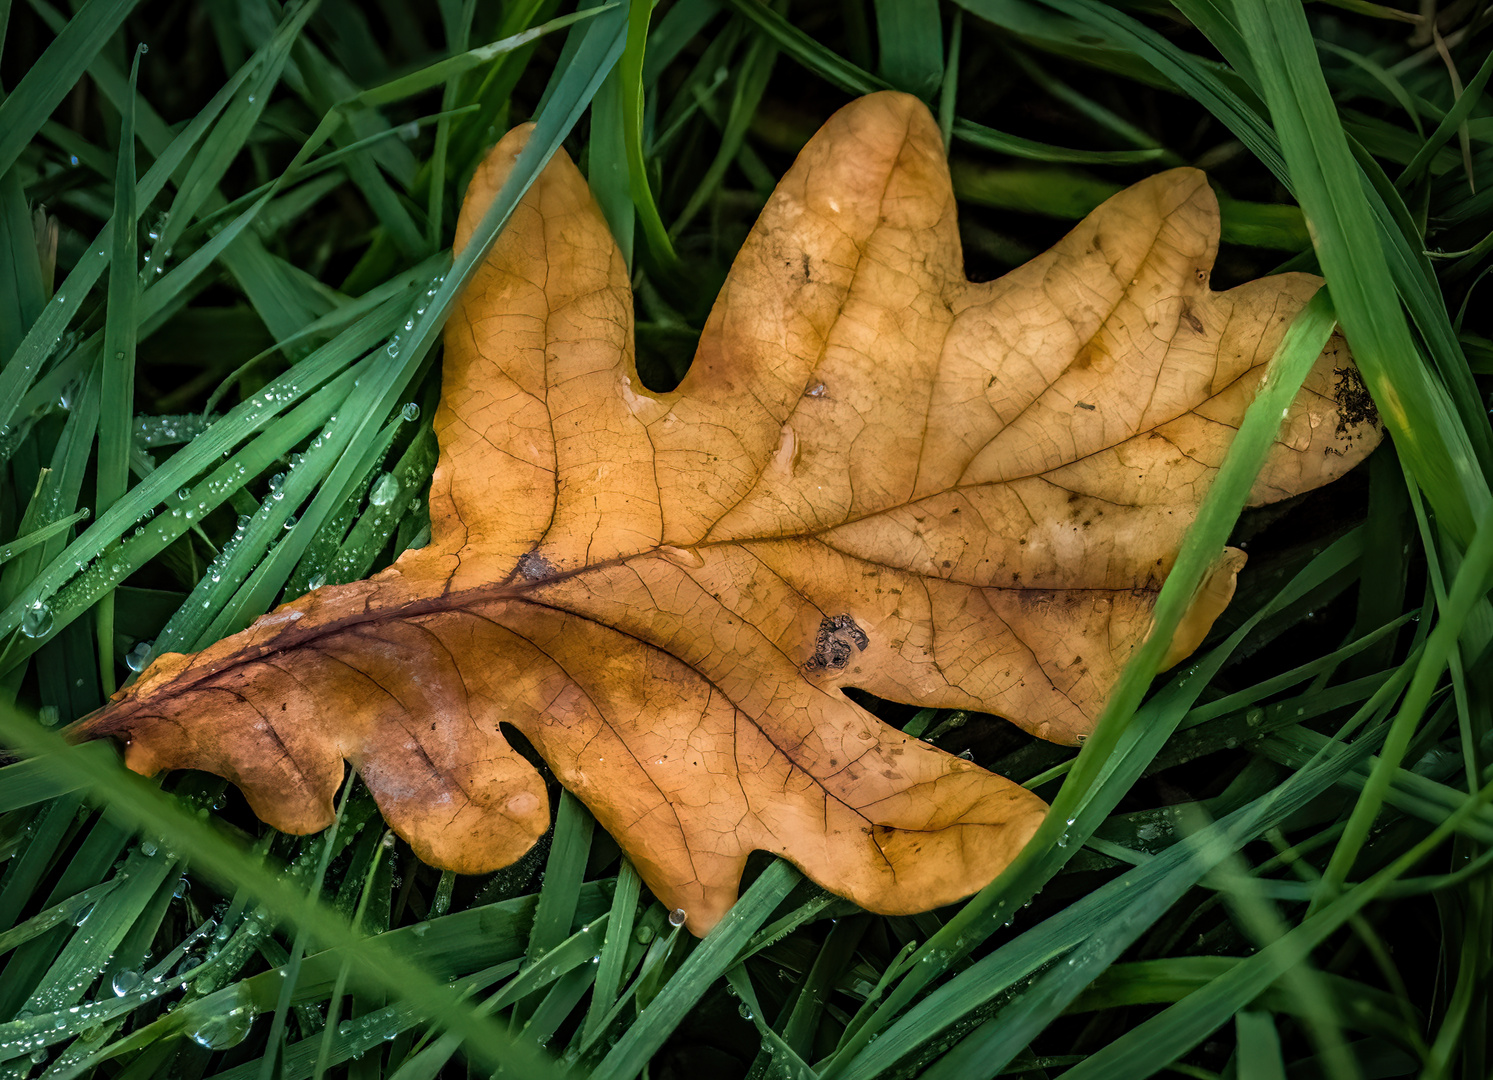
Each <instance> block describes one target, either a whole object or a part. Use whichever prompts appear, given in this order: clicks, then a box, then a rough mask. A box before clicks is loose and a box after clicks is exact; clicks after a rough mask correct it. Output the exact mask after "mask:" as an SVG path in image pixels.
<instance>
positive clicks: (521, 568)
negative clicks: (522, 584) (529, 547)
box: [518, 551, 559, 581]
mask: <svg viewBox="0 0 1493 1080" xmlns="http://www.w3.org/2000/svg"><path fill="white" fill-rule="evenodd" d="M558 572H559V571H557V570H556V569H555V564H554V563H552V562H550V561H549V560H548V559H546V558H545V557H544V556H543V555H541V554H539V552H537V551H528V552H525V553H524V554H522V555H520V556H519V558H518V575H519V577H521V578H523V579H524V580H525V581H544V580H546V579H548V578H552V577H554V576H555V574H557V573H558Z"/></svg>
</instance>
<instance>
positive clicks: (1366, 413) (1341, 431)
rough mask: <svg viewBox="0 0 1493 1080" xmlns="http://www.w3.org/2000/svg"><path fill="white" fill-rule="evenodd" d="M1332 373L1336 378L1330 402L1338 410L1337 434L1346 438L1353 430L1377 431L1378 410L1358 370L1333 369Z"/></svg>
mask: <svg viewBox="0 0 1493 1080" xmlns="http://www.w3.org/2000/svg"><path fill="white" fill-rule="evenodd" d="M1332 373H1333V375H1335V376H1336V377H1337V383H1336V385H1334V386H1333V389H1332V400H1333V401H1335V402H1336V403H1337V409H1338V421H1337V434H1338V435H1341V436H1347V435H1349V434H1351V433H1352V431H1353V429H1354V428H1359V427H1364V426H1368V427H1372V428H1374V429H1375V430H1377V429H1378V428H1379V426H1380V424H1379V410H1378V408H1377V407H1376V406H1375V405H1374V399H1373V398H1372V397H1371V396H1370V395H1369V388H1368V386H1367V385H1365V383H1364V381H1363V375H1362V374H1361V373H1360V372H1359V370H1358V368H1356V367H1351V366H1350V367H1340V368H1334V369H1333V371H1332Z"/></svg>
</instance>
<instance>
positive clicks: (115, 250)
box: [95, 47, 145, 696]
mask: <svg viewBox="0 0 1493 1080" xmlns="http://www.w3.org/2000/svg"><path fill="white" fill-rule="evenodd" d="M144 51H145V50H144V48H143V47H142V48H140V49H137V50H136V51H135V60H134V63H133V64H132V65H131V67H130V106H129V107H128V108H126V109H125V110H124V116H123V120H122V122H121V124H120V128H119V154H118V161H119V171H118V172H117V173H116V175H115V177H114V194H115V203H114V218H113V221H114V235H113V237H111V246H112V250H111V251H110V254H109V265H110V266H112V267H113V268H114V272H113V273H111V274H110V275H109V306H108V310H107V312H106V313H105V316H104V360H103V402H104V407H103V409H102V410H101V412H100V413H99V429H98V454H99V459H98V478H97V480H96V481H95V483H96V484H97V496H96V503H97V507H98V512H99V513H100V514H102V513H103V512H104V511H106V510H108V509H109V507H111V506H113V505H114V504H115V503H116V502H118V501H119V499H120V497H121V496H122V495H123V494H124V492H125V488H127V487H128V486H129V479H130V472H129V462H130V435H131V431H132V429H133V428H134V425H135V329H136V326H137V325H138V323H137V316H136V312H135V308H136V305H137V303H138V302H139V299H140V275H139V271H138V267H139V263H140V253H139V243H138V240H137V239H136V233H135V219H136V218H137V217H138V216H139V213H138V211H137V209H136V207H135V184H136V182H137V179H138V178H137V177H136V176H135V110H134V99H135V86H136V84H137V83H138V82H139V79H140V57H141V55H142V53H143V52H144ZM98 640H99V676H100V679H101V681H102V682H103V686H104V694H105V696H108V695H110V694H112V693H114V596H113V594H112V593H109V594H106V595H105V596H104V597H103V598H102V599H101V600H100V601H99V608H98Z"/></svg>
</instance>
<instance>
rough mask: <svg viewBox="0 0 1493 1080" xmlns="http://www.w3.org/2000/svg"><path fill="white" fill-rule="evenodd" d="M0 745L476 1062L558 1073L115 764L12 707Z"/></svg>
mask: <svg viewBox="0 0 1493 1080" xmlns="http://www.w3.org/2000/svg"><path fill="white" fill-rule="evenodd" d="M0 740H3V741H4V742H5V743H6V745H8V746H11V747H13V748H15V749H17V750H20V751H21V752H23V753H26V754H27V755H30V756H43V755H57V757H58V760H59V763H65V767H66V768H68V769H69V770H71V771H74V772H75V774H76V775H78V776H80V777H83V778H85V779H86V780H87V782H88V785H89V787H90V789H91V790H92V791H93V792H94V794H95V796H96V797H98V798H100V799H103V800H106V801H107V802H108V803H109V806H110V808H111V811H112V813H114V814H115V815H117V816H119V817H120V818H123V819H125V820H129V821H131V822H132V823H133V824H135V825H136V826H137V827H138V828H140V829H142V830H144V831H145V832H146V833H148V834H151V835H169V836H170V837H171V838H172V846H173V847H174V848H175V849H176V850H177V851H178V852H179V853H180V854H181V855H182V856H183V857H184V858H186V859H187V860H189V861H190V862H191V863H192V864H193V865H194V866H196V867H197V869H198V871H199V872H200V873H203V874H207V875H210V876H212V877H213V878H216V879H217V880H220V881H226V882H231V883H232V884H233V886H234V887H235V888H238V889H242V890H245V891H247V892H248V893H249V894H250V895H252V896H253V897H254V898H255V900H256V901H257V902H259V903H261V904H264V905H265V906H266V907H267V908H269V910H270V911H271V912H273V914H274V916H275V917H276V918H278V919H280V920H283V921H285V922H287V923H289V924H290V925H293V926H296V927H298V928H304V929H305V931H306V932H307V933H309V934H311V935H312V937H314V938H315V939H316V940H317V941H319V942H321V943H323V944H325V945H337V946H341V947H343V948H344V949H345V950H346V951H345V952H344V953H343V956H344V957H345V959H346V961H347V963H348V964H349V965H350V966H351V967H352V969H353V970H354V972H355V973H356V974H357V975H358V977H359V978H360V979H361V980H364V981H366V983H367V984H368V985H370V986H377V987H380V988H382V989H384V990H387V991H388V992H390V993H392V994H395V995H398V996H399V997H401V998H403V999H405V1000H406V1001H409V1002H411V1003H412V1004H413V1005H415V1006H416V1007H417V1008H418V1009H419V1010H420V1011H422V1012H424V1013H425V1014H426V1015H428V1016H432V1017H439V1018H440V1021H441V1022H442V1023H443V1024H446V1025H448V1026H449V1027H450V1028H451V1029H452V1030H454V1031H459V1032H460V1033H461V1034H462V1035H463V1037H464V1038H465V1039H466V1047H467V1050H468V1052H469V1053H471V1054H473V1055H474V1056H476V1057H477V1058H478V1059H479V1060H482V1061H484V1062H486V1063H488V1064H489V1065H490V1066H491V1067H493V1068H498V1067H500V1066H501V1067H502V1068H504V1069H506V1070H508V1071H510V1072H512V1073H513V1074H514V1075H516V1076H520V1077H535V1078H539V1077H552V1076H555V1075H556V1070H555V1069H554V1068H553V1067H552V1066H551V1065H550V1064H549V1062H548V1059H547V1058H546V1057H545V1055H543V1054H542V1053H541V1052H539V1051H538V1050H537V1049H534V1048H531V1047H528V1046H525V1045H524V1044H523V1043H521V1042H519V1041H517V1040H514V1039H512V1038H510V1037H509V1036H508V1035H506V1034H505V1033H504V1032H503V1031H502V1030H501V1029H500V1028H499V1027H498V1025H496V1024H494V1023H492V1022H491V1021H488V1020H484V1019H483V1018H481V1017H479V1016H477V1015H476V1014H475V1012H474V1010H473V1009H472V1007H471V1006H470V1005H467V1004H466V1003H465V1002H462V1001H460V1000H459V999H458V998H457V995H456V993H455V992H454V991H453V990H452V989H451V988H449V987H447V986H446V985H445V984H444V983H441V982H438V981H436V980H435V979H433V978H432V977H431V976H430V975H428V974H426V973H425V972H424V971H422V970H421V969H420V968H419V967H417V966H416V965H415V964H412V963H411V962H409V961H408V960H406V959H404V958H403V957H402V956H400V955H399V954H397V953H395V952H394V951H392V950H391V949H389V948H388V947H386V946H384V945H383V944H382V943H381V941H380V940H379V939H377V938H371V939H370V938H365V937H363V936H362V935H361V934H359V933H357V932H355V931H354V930H353V929H352V928H351V927H349V926H348V925H347V923H346V922H345V921H344V920H342V919H341V918H339V917H338V916H335V915H333V914H331V913H330V912H328V911H327V910H326V909H325V908H324V907H322V906H321V905H320V904H319V903H318V902H317V901H316V900H315V899H314V898H312V897H308V896H306V895H305V894H304V893H303V892H302V891H301V890H300V889H298V888H296V887H295V886H294V885H292V884H291V883H289V882H287V881H285V880H283V879H282V878H281V876H280V875H278V874H276V873H275V872H273V871H271V870H270V869H268V868H266V867H264V866H263V865H262V864H261V862H260V860H258V859H257V858H254V857H252V856H250V855H249V854H248V853H247V852H244V851H241V850H237V849H236V846H235V845H233V844H231V843H229V842H228V841H227V840H226V839H225V837H224V836H222V835H221V834H219V833H218V832H216V831H215V830H214V829H213V828H211V827H210V826H209V825H207V824H206V823H204V822H202V821H199V820H198V819H197V818H196V816H195V815H193V814H191V813H188V812H186V811H183V810H181V809H179V808H177V807H176V806H175V805H173V804H172V803H171V802H170V801H169V800H167V799H166V798H165V797H164V796H163V795H162V794H161V793H160V792H159V791H157V790H156V789H155V788H154V787H152V786H151V785H150V784H149V783H147V782H146V781H145V780H143V779H142V778H140V777H137V776H134V775H133V774H130V773H127V772H125V771H124V770H123V768H122V766H119V765H118V764H115V765H112V766H110V765H105V764H101V763H99V762H96V761H90V760H87V759H85V758H82V757H80V756H78V754H77V752H76V751H75V750H73V748H71V747H69V746H67V745H66V743H65V742H64V741H63V740H62V738H61V736H59V735H56V734H54V733H51V732H48V731H45V730H44V729H42V728H40V727H38V726H37V725H36V724H35V723H34V722H32V721H30V720H28V719H26V718H24V717H22V716H21V715H20V714H18V713H17V712H16V711H15V710H14V709H12V708H11V707H9V706H4V707H3V708H0Z"/></svg>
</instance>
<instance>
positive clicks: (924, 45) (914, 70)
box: [876, 0, 944, 101]
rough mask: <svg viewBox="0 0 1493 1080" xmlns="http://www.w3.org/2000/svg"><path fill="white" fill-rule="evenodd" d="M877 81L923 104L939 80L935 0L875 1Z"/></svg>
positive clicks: (940, 48)
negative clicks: (879, 77) (878, 74)
mask: <svg viewBox="0 0 1493 1080" xmlns="http://www.w3.org/2000/svg"><path fill="white" fill-rule="evenodd" d="M876 41H877V44H878V45H879V46H880V55H881V77H882V78H883V79H885V80H886V81H887V82H889V83H891V84H892V85H893V86H895V87H896V88H897V89H898V90H905V91H907V92H908V93H909V94H915V95H917V96H918V97H920V98H922V99H923V100H924V101H928V100H931V99H932V97H933V92H934V91H935V90H937V89H938V85H939V83H940V82H941V81H942V80H943V73H944V58H943V23H942V21H941V19H940V17H939V12H938V0H876Z"/></svg>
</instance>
